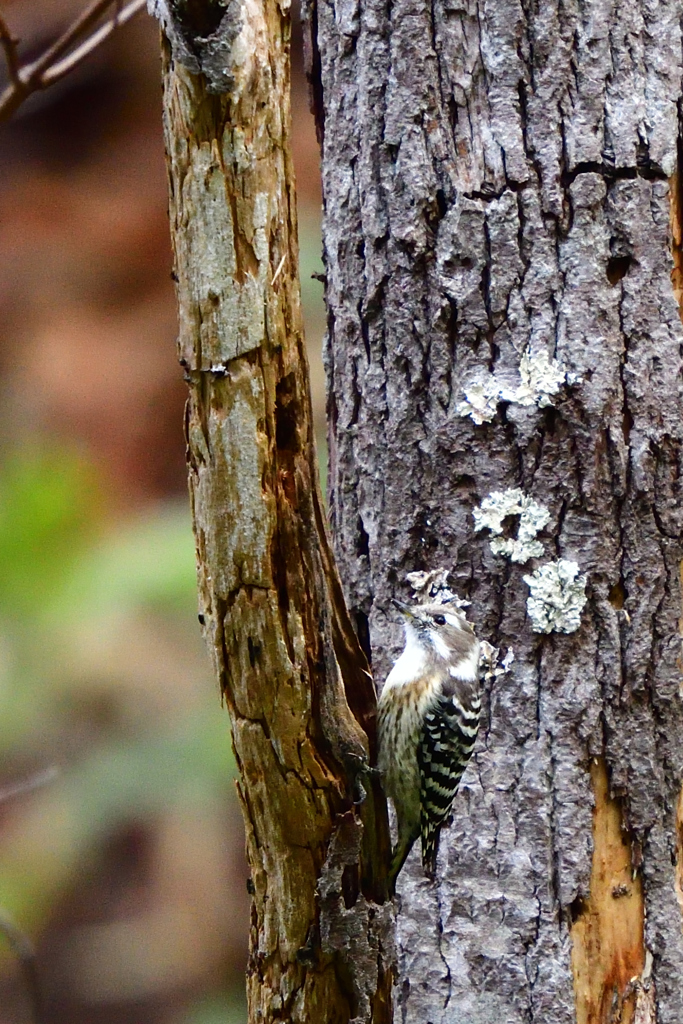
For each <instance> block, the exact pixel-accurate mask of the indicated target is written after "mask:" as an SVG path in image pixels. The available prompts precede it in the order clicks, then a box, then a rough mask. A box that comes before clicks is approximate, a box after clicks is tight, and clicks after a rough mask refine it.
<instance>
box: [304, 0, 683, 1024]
mask: <svg viewBox="0 0 683 1024" xmlns="http://www.w3.org/2000/svg"><path fill="white" fill-rule="evenodd" d="M681 13H682V12H681V5H680V3H674V2H657V0H639V2H633V3H621V4H620V3H616V2H613V0H590V2H581V3H579V2H578V0H568V2H563V3H558V2H557V0H549V2H542V3H541V2H533V3H532V2H528V0H524V2H522V3H520V2H517V0H478V2H477V0H430V2H425V0H393V2H391V3H388V2H386V0H362V2H356V0H335V3H334V4H332V3H325V2H318V3H317V5H316V2H315V0H309V4H308V7H307V9H306V12H305V18H306V21H307V23H308V30H309V39H310V44H309V55H310V69H311V75H312V78H313V85H314V96H317V115H318V123H319V126H320V128H321V129H324V138H323V184H324V203H325V216H324V249H325V260H326V268H327V288H326V294H327V303H328V328H329V330H328V340H327V348H326V351H327V368H328V375H329V413H330V434H329V441H330V474H329V481H330V507H331V514H332V517H333V525H334V534H335V542H336V553H337V559H338V563H339V565H340V570H341V574H342V578H343V581H344V584H345V587H346V592H347V596H348V601H349V605H350V608H351V610H352V613H353V615H354V616H355V620H356V624H357V627H358V633H359V636H360V638H361V640H362V641H363V642H364V643H365V645H366V647H367V650H368V653H369V654H370V653H371V656H372V663H373V670H374V673H375V676H376V680H377V681H378V682H379V683H381V681H382V679H383V677H384V676H385V674H386V672H387V670H388V668H389V666H390V663H391V658H392V657H393V656H395V655H396V653H397V651H398V649H399V646H400V643H401V640H400V632H401V629H400V625H399V623H398V622H397V621H396V617H395V616H394V615H393V614H392V613H391V610H390V608H391V606H390V597H391V596H392V595H393V594H397V595H400V596H402V597H404V598H405V597H406V596H407V595H408V593H409V588H408V585H407V583H406V573H408V572H410V571H413V570H419V569H425V568H427V569H431V568H435V567H442V566H443V567H447V568H449V569H451V570H452V572H453V575H454V578H455V581H456V584H457V588H458V590H459V592H460V595H461V596H462V597H466V598H468V599H469V600H470V601H471V602H472V607H471V609H470V611H469V617H470V619H471V620H472V621H473V622H474V623H475V625H476V628H477V631H478V634H479V636H480V638H482V639H486V640H489V641H490V642H491V643H493V644H494V645H496V646H497V647H501V649H502V651H503V652H505V650H506V649H507V648H508V647H513V648H514V653H515V661H514V664H513V665H512V668H511V670H510V672H509V673H508V674H506V675H499V676H496V677H495V678H494V679H493V681H492V682H489V684H488V685H487V692H486V698H485V699H486V705H485V714H484V724H483V728H482V734H481V737H480V741H479V743H478V747H477V751H476V754H475V756H474V759H473V762H472V764H471V767H470V768H469V769H468V772H467V774H466V777H465V779H464V782H463V787H462V789H461V792H460V794H459V796H458V797H457V798H456V804H455V810H454V816H455V820H454V824H453V826H452V828H451V829H450V830H449V831H448V832H447V833H445V834H444V838H443V840H442V848H441V854H440V880H439V883H438V885H437V886H436V887H433V886H431V885H430V884H429V883H428V882H427V881H426V880H424V879H423V878H422V877H421V876H420V871H419V866H418V858H417V856H416V854H413V856H412V858H411V860H410V861H409V863H408V867H407V868H406V870H405V873H404V875H403V876H402V877H403V882H402V885H401V884H400V885H399V889H400V892H401V913H400V919H399V933H400V941H401V948H402V954H401V968H400V978H399V983H398V987H397V990H396V993H397V1006H398V1017H399V1019H401V1020H403V1021H406V1022H416V1024H418V1022H419V1024H424V1022H425V1021H430V1022H441V1021H444V1022H445V1021H456V1020H457V1021H467V1024H494V1022H495V1024H502V1022H505V1024H517V1022H520V1024H521V1022H530V1021H533V1022H543V1024H545V1022H548V1021H552V1022H553V1024H565V1022H570V1021H574V1020H575V1019H576V1020H578V1021H579V1022H583V1021H586V1022H591V1024H593V1022H595V1024H598V1022H600V1024H603V1022H605V1021H613V1020H614V1021H616V1020H621V1021H623V1022H626V1021H633V1020H635V1021H638V1022H639V1024H644V1022H652V1021H654V1020H655V1019H656V1020H657V1021H658V1022H659V1024H680V1021H681V1019H682V1014H683V1010H682V1007H683V941H682V930H681V912H680V908H679V905H678V902H677V896H676V877H675V874H676V870H677V869H676V867H675V865H676V863H677V860H678V859H679V857H680V848H679V847H678V846H677V836H676V828H675V809H676V803H677V800H678V797H679V790H680V786H681V777H682V768H683V765H682V761H683V707H682V704H681V697H680V693H679V681H680V663H679V656H680V644H679V638H678V617H679V615H680V612H681V603H680V577H679V568H680V563H681V554H682V551H681V527H682V522H681V515H682V512H683V506H682V494H681V443H682V440H683V424H682V421H681V408H682V406H681V397H682V396H681V352H682V346H683V330H682V328H681V321H680V318H679V311H678V308H677V304H676V301H675V298H674V294H673V291H672V286H671V280H670V272H671V266H672V262H671V255H670V242H671V239H670V227H669V215H670V194H669V193H670V183H669V178H670V176H671V175H672V174H673V172H674V170H675V167H676V157H677V137H678V131H679V127H678V103H679V100H680V96H681V27H680V19H681ZM678 237H679V239H680V226H679V230H678ZM525 353H526V357H527V358H529V357H531V358H533V359H538V358H540V359H541V361H542V358H543V354H544V353H545V355H546V356H547V357H549V358H554V359H555V360H557V361H558V362H559V363H561V364H562V365H563V367H564V369H566V370H568V371H570V373H569V377H568V379H565V380H564V383H562V385H561V386H559V387H558V389H557V393H556V394H554V395H552V396H551V397H550V398H549V400H548V404H546V405H545V406H544V405H543V404H542V402H540V400H539V402H532V403H531V404H528V405H524V404H521V403H520V401H516V400H511V398H510V393H511V392H515V389H518V390H517V392H515V394H518V393H519V382H520V364H521V363H522V360H523V356H524V355H525ZM539 353H540V356H539ZM546 363H547V360H546ZM492 373H493V374H494V375H495V378H496V379H497V380H498V381H499V382H502V385H501V389H500V392H499V394H498V397H497V398H496V397H494V399H493V400H492V409H491V410H490V411H491V419H490V421H484V422H482V423H480V424H477V423H475V422H474V421H473V419H472V418H471V417H470V416H467V415H463V412H465V411H466V407H463V404H462V403H463V402H464V401H465V398H466V395H465V392H466V390H467V389H468V388H469V389H470V393H471V392H472V385H473V383H474V384H476V383H479V385H480V387H482V386H484V387H486V386H487V385H490V384H491V377H490V374H492ZM502 393H505V394H506V395H507V398H504V397H503V398H501V394H502ZM508 488H521V489H522V490H523V491H524V492H525V494H527V495H531V496H533V498H534V499H536V501H537V502H539V503H540V504H542V505H543V506H544V507H546V508H547V509H548V510H549V512H550V521H549V523H548V524H547V526H546V527H545V529H544V530H543V531H542V533H541V534H540V535H539V540H540V541H541V542H542V545H543V550H544V555H543V557H538V558H535V559H533V558H532V559H531V560H529V561H527V563H526V564H515V563H513V562H512V561H511V560H510V559H509V558H506V557H503V556H501V555H496V554H494V553H493V552H492V550H491V547H490V543H489V540H490V535H489V534H488V533H487V532H486V531H484V532H477V533H475V532H474V522H473V516H472V513H473V510H474V509H475V508H476V507H477V506H479V504H480V503H481V501H482V500H483V499H485V498H486V497H487V496H488V495H489V494H490V493H491V492H495V491H503V490H505V489H508ZM560 557H561V558H566V559H571V560H574V561H576V562H577V563H578V565H579V567H580V570H581V573H584V574H586V577H587V596H588V604H587V606H586V607H585V609H584V610H583V613H582V617H581V625H580V628H579V629H578V631H576V632H572V633H568V634H564V633H558V632H553V633H550V634H549V635H540V634H538V633H535V632H533V631H532V628H531V622H530V618H529V616H528V614H527V609H526V600H527V596H528V593H529V590H528V587H527V584H526V583H525V582H524V580H523V576H524V575H528V574H529V573H530V572H531V571H532V570H533V569H534V568H535V567H537V566H539V565H540V564H541V563H544V562H547V561H548V560H549V559H552V558H560ZM368 638H369V639H368ZM595 759H597V761H596V760H595ZM591 766H592V769H593V779H591ZM605 779H609V785H610V788H611V797H610V795H609V793H608V792H607V787H606V786H603V785H602V781H601V780H603V781H604V780H605ZM610 822H611V824H610ZM615 822H616V824H615ZM610 829H611V831H610ZM620 829H621V831H620ZM605 836H611V840H610V841H609V842H608V841H607V840H606V839H605ZM620 837H621V838H620ZM622 839H623V840H624V841H625V842H626V849H627V853H628V860H629V861H630V863H629V864H627V868H626V877H627V878H628V877H629V876H632V878H633V887H630V886H629V885H626V884H625V883H623V884H622V883H621V882H620V883H619V884H618V885H617V884H614V885H612V887H611V888H610V887H609V885H608V886H607V888H606V889H605V893H603V895H602V896H601V895H600V892H599V887H598V883H597V881H596V882H594V885H593V891H591V873H592V872H593V877H594V878H596V879H597V877H598V876H599V875H600V870H599V869H600V865H601V864H602V863H603V861H604V862H605V863H607V864H608V865H609V864H610V863H611V860H610V858H611V856H612V854H610V853H609V850H610V849H612V850H614V848H615V844H616V845H619V843H620V842H621V840H622ZM610 843H611V846H610ZM605 851H607V852H605ZM616 870H617V869H616V867H615V868H614V871H615V872H616ZM622 870H623V865H622ZM608 874H609V873H608ZM613 877H615V878H616V877H617V874H614V875H613ZM622 890H623V891H622ZM605 894H606V895H605ZM622 897H623V898H622ZM634 901H635V902H634ZM620 907H624V908H630V909H629V910H628V914H627V912H626V909H625V910H624V912H623V914H622V911H621V910H620V909H619V908H620ZM634 907H635V909H636V914H635V920H636V921H639V922H640V925H639V926H638V925H637V924H636V925H634V924H633V920H634V918H633V916H632V915H633V908H634ZM629 914H630V915H631V916H630V917H629V916H628V915H629ZM609 915H616V916H615V918H614V920H615V922H616V923H615V928H614V929H612V931H614V933H615V934H616V936H617V940H616V945H617V946H619V943H620V942H621V943H622V945H621V946H619V948H618V949H617V948H616V947H615V948H611V947H610V946H609V943H605V942H601V941H600V936H601V935H603V937H604V930H605V928H606V927H607V925H606V924H605V922H606V921H607V920H608V919H609V920H611V918H610V917H609ZM610 927H611V926H610ZM596 936H597V938H596ZM624 944H625V945H624ZM582 965H583V966H582ZM634 965H635V966H634ZM586 970H588V978H586Z"/></svg>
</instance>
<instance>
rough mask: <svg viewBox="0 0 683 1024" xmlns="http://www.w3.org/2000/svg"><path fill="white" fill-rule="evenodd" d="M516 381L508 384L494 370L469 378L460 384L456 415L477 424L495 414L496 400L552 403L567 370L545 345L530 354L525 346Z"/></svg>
mask: <svg viewBox="0 0 683 1024" xmlns="http://www.w3.org/2000/svg"><path fill="white" fill-rule="evenodd" d="M519 376H520V383H519V384H518V385H517V387H515V388H511V387H509V386H508V385H507V384H506V383H505V382H503V381H501V380H500V379H499V378H498V377H497V376H496V375H495V374H493V373H489V374H486V375H484V376H483V377H480V378H479V379H477V380H474V381H472V382H471V383H469V384H468V385H467V386H466V387H464V388H463V394H464V396H465V398H464V401H462V402H460V403H459V405H458V407H457V409H456V412H457V414H458V416H469V417H471V419H472V420H473V421H474V423H476V424H477V425H478V426H481V424H482V423H490V422H491V420H492V419H493V418H494V416H495V415H496V409H497V408H498V403H499V402H512V403H514V404H515V405H523V406H532V405H536V406H538V408H539V409H543V408H545V406H548V405H552V399H553V397H554V396H555V395H557V394H558V393H559V391H560V388H561V387H562V385H563V384H565V383H567V382H568V377H567V373H566V371H565V370H564V368H563V367H562V366H561V364H560V363H558V362H557V360H556V359H551V358H550V356H549V355H548V353H547V352H546V351H545V349H541V350H540V351H539V352H537V353H535V354H534V355H531V353H530V351H529V349H528V348H527V349H526V350H525V351H524V353H523V355H522V358H521V360H520V364H519Z"/></svg>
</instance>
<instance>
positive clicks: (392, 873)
mask: <svg viewBox="0 0 683 1024" xmlns="http://www.w3.org/2000/svg"><path fill="white" fill-rule="evenodd" d="M419 834H420V833H419V832H418V831H417V830H415V831H413V832H405V833H403V834H401V832H400V830H399V835H398V842H397V844H396V846H395V847H394V851H393V854H392V857H391V866H390V868H389V875H388V877H387V884H388V888H389V895H390V896H393V895H394V893H395V891H396V879H397V878H398V875H399V872H400V870H401V868H402V867H403V865H404V864H405V862H406V859H407V857H408V854H409V853H410V851H411V849H412V846H413V843H414V842H415V840H416V839H417V837H418V835H419Z"/></svg>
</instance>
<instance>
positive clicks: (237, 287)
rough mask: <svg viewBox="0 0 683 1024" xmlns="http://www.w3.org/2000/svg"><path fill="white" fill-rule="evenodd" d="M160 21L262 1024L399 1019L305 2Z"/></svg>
mask: <svg viewBox="0 0 683 1024" xmlns="http://www.w3.org/2000/svg"><path fill="white" fill-rule="evenodd" d="M155 13H157V14H158V16H159V17H160V18H161V21H162V25H163V28H164V32H165V36H164V43H163V63H164V72H163V77H164V126H165V136H166V146H167V154H168V165H169V186H170V217H171V228H172V236H173V247H174V255H175V270H174V275H175V278H176V280H177V291H178V304H179V318H180V336H179V342H178V345H179V356H180V362H181V365H182V366H183V367H184V369H185V373H186V378H187V381H188V384H189V399H188V404H187V410H186V437H187V446H188V448H187V451H188V465H189V480H190V494H191V500H192V512H193V521H194V529H195V537H196V545H197V564H198V581H199V604H200V616H199V618H200V622H201V623H202V625H203V629H204V632H205V635H206V638H207V641H208V645H209V648H210V651H211V654H212V657H213V662H214V666H215V671H216V675H217V678H218V680H219V681H220V686H221V690H222V693H223V695H224V698H225V701H226V704H227V706H228V710H229V712H230V717H231V722H232V734H233V743H234V750H235V755H236V759H237V764H238V767H239V772H240V781H239V793H240V797H241V801H242V806H243V810H244V817H245V822H246V827H247V852H248V859H249V864H250V868H251V883H250V885H251V891H252V894H253V904H252V928H251V942H250V960H249V966H248V984H247V988H248V1003H249V1016H250V1020H252V1021H259V1022H267V1021H300V1022H304V1021H305V1022H310V1021H330V1022H340V1024H342V1022H347V1021H349V1020H351V1019H353V1020H356V1021H358V1022H361V1021H363V1022H371V1021H372V1022H376V1024H383V1022H386V1021H388V1020H389V1018H390V1014H391V999H390V992H391V963H392V955H393V952H392V941H393V939H392V936H393V927H394V925H393V911H392V908H391V904H390V903H388V902H387V901H386V899H385V883H384V874H385V872H386V858H387V853H388V825H387V818H386V804H385V803H384V799H383V796H382V794H381V790H380V789H379V788H378V783H377V782H376V781H373V780H371V779H370V780H369V779H368V777H367V776H366V775H364V774H363V769H364V766H366V765H367V763H368V760H369V758H370V757H372V756H374V749H373V747H374V742H375V740H374V732H373V729H374V717H373V716H374V706H375V698H374V691H373V689H372V682H371V679H370V676H369V673H368V671H367V662H366V661H365V657H364V655H363V652H362V650H361V649H360V647H359V645H358V643H357V641H356V638H355V634H354V632H353V629H352V626H351V622H350V620H349V618H348V613H347V612H346V609H345V606H344V602H343V597H342V593H341V586H340V583H339V579H338V577H337V574H336V570H335V568H334V563H333V560H332V556H331V550H330V546H329V542H328V537H327V533H326V526H325V521H324V514H323V512H322V503H321V498H320V493H319V486H318V482H317V466H316V459H315V452H314V442H313V433H312V420H311V408H310V396H309V384H308V368H307V361H306V354H305V349H304V342H303V335H302V326H301V314H300V305H299V283H298V248H297V245H298V243H297V229H296V203H295V195H294V181H293V173H292V163H291V156H290V151H289V124H290V114H289V37H290V21H289V9H288V3H286V2H281V3H278V2H277V0H263V2H261V0H244V3H235V4H234V5H231V6H230V7H228V8H227V10H226V8H225V6H221V5H216V4H212V3H210V2H208V0H207V2H206V3H200V2H197V3H194V4H190V3H187V4H184V3H182V4H181V3H176V4H172V5H170V6H169V7H166V6H164V5H163V4H160V3H159V4H156V5H155ZM340 670H341V671H340ZM363 787H364V789H363ZM364 790H365V799H364V800H362V802H361V797H362V796H363V792H364Z"/></svg>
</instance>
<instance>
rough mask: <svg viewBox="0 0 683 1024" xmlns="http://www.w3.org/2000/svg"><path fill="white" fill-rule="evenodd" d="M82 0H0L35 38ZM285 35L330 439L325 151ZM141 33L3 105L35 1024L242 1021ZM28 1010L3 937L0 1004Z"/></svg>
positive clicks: (9, 425) (9, 409) (2, 584)
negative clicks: (8, 113)
mask: <svg viewBox="0 0 683 1024" xmlns="http://www.w3.org/2000/svg"><path fill="white" fill-rule="evenodd" d="M84 5H85V0H22V2H19V0H16V2H11V0H0V10H1V11H2V13H3V14H4V16H5V18H6V19H7V21H8V23H9V25H10V28H11V29H12V31H13V32H14V34H15V35H17V36H19V37H20V39H21V53H22V55H24V56H25V57H28V58H30V57H34V56H37V55H38V54H39V53H40V52H41V50H42V48H43V47H44V45H45V44H46V43H48V42H49V41H51V40H52V39H54V38H55V36H56V35H57V33H58V32H59V31H60V30H61V29H63V28H64V27H65V26H66V24H67V23H68V22H69V21H70V19H71V18H73V16H74V15H75V14H76V13H77V12H78V11H79V10H81V9H82V7H83V6H84ZM296 36H297V38H296V40H295V47H294V82H293V97H292V105H293V120H294V124H293V133H294V148H295V154H294V155H295V164H296V169H297V181H298V191H299V219H300V233H301V253H302V255H301V264H302V289H303V297H304V312H305V318H306V327H307V336H308V343H309V350H310V356H311V362H312V375H313V383H314V404H315V411H316V417H317V424H318V433H319V434H322V431H323V429H324V428H323V425H322V417H323V413H322V407H323V394H322V392H323V384H322V368H321V362H320V343H321V336H322V331H323V309H322V288H321V286H320V285H319V284H318V283H317V282H316V281H314V280H312V278H311V274H312V273H313V272H315V271H319V270H321V269H322V267H321V265H320V255H319V253H320V241H319V213H320V193H319V187H320V186H319V169H318V149H317V143H316V140H315V132H314V128H313V124H312V118H311V117H310V114H309V111H308V100H307V94H306V86H305V82H304V79H303V74H302V68H301V58H300V52H301V47H300V38H299V33H298V31H297V32H296ZM158 50H159V47H158V31H157V26H156V24H155V23H154V22H152V20H151V19H150V18H148V16H147V15H146V14H144V13H143V14H140V15H138V17H137V18H136V19H135V20H134V21H133V22H132V23H131V24H129V25H128V26H126V27H124V28H122V29H121V30H119V31H118V32H117V33H115V34H114V36H113V37H112V38H110V39H109V40H108V41H107V42H106V43H105V44H104V45H103V46H102V47H101V48H100V49H99V50H97V51H96V52H95V53H94V54H93V55H92V56H91V57H90V58H89V59H88V60H87V62H86V63H84V64H83V65H81V66H80V67H79V68H78V69H77V70H76V71H75V72H74V73H73V74H72V75H71V76H70V77H68V78H66V79H65V80H64V81H62V82H61V83H59V84H58V85H56V86H54V87H53V88H51V89H50V90H48V91H46V92H45V93H43V94H41V95H37V96H34V97H32V98H31V100H29V102H27V103H26V104H25V105H24V107H22V108H21V110H20V112H19V114H18V116H16V117H15V119H14V120H13V122H12V123H11V124H9V125H5V126H0V170H1V176H0V333H1V341H2V343H1V345H0V389H1V398H2V401H1V402H0V426H1V427H2V442H1V445H0V913H2V914H7V915H9V916H10V918H11V919H12V920H13V921H14V922H15V923H16V924H17V925H18V926H19V927H20V928H21V929H22V930H23V931H24V932H25V933H26V934H27V935H28V936H30V938H31V939H32V940H33V942H34V943H35V945H36V947H37V953H38V963H39V969H40V974H41V980H42V984H43V988H44V992H45V1004H46V1005H45V1013H44V1022H45V1024H53V1022H54V1024H61V1022H67V1021H68V1022H70V1024H86V1022H87V1024H90V1022H92V1024H124V1022H125V1024H137V1022H140V1024H142V1022H143V1021H144V1022H145V1024H150V1022H152V1024H154V1022H169V1024H170V1022H173V1024H219V1022H221V1024H232V1022H235V1024H237V1022H241V1021H243V1020H244V1019H245V1009H244V997H243V972H244V965H245V956H246V930H247V915H248V900H247V895H246V888H245V886H246V867H245V863H244V852H243V846H244V844H243V834H242V823H241V819H240V815H239V811H238V808H237V806H236V800H235V795H234V782H233V779H234V766H233V762H232V756H231V752H230V742H229V731H228V717H227V713H226V712H225V711H224V710H223V709H222V708H221V706H220V702H219V698H218V694H217V691H216V688H215V684H214V682H213V680H212V679H211V676H210V671H209V665H208V659H207V657H206V655H205V652H204V649H203V646H202V643H201V640H200V637H199V633H198V627H197V622H196V599H195V595H194V555H193V545H192V537H191V529H190V523H189V514H188V510H187V499H186V484H185V467H184V445H183V437H182V429H181V424H182V409H183V403H184V400H185V385H184V383H183V381H182V373H181V370H180V368H179V366H178V364H177V360H176V353H175V335H176V324H175V299H174V294H173V287H172V283H171V279H170V271H171V257H170V245H169V236H168V224H167V215H166V176H165V166H164V155H163V143H162V136H161V109H160V106H161V92H160V83H159V52H158ZM46 770H47V771H48V773H50V774H49V777H48V779H47V781H44V783H43V784H42V785H40V786H37V787H35V788H34V789H32V790H30V791H23V792H17V793H15V794H14V795H12V794H11V792H10V789H11V787H12V786H14V785H15V784H16V783H21V782H22V781H24V780H27V779H31V778H33V777H34V775H35V774H36V773H41V772H44V771H46ZM30 1020H31V1008H30V1003H29V999H28V996H27V990H26V985H25V983H24V979H23V977H22V973H21V968H20V965H19V964H18V963H17V960H16V958H15V957H14V956H13V955H12V953H11V952H10V950H9V947H8V944H7V942H6V941H5V939H4V938H3V936H2V935H1V934H0V1024H24V1022H28V1021H30Z"/></svg>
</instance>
